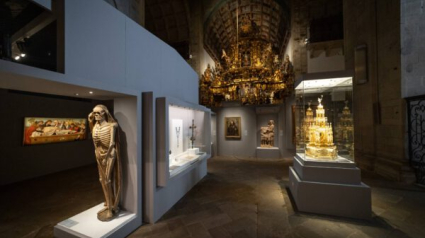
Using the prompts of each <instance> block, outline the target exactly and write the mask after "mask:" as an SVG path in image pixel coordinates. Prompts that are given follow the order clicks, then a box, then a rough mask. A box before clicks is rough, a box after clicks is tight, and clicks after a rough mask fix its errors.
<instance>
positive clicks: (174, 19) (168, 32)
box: [145, 0, 189, 58]
mask: <svg viewBox="0 0 425 238" xmlns="http://www.w3.org/2000/svg"><path fill="white" fill-rule="evenodd" d="M145 4H146V5H145V6H146V8H145V9H146V21H145V22H146V29H148V30H149V31H150V32H152V33H153V34H155V35H156V36H157V37H158V38H160V39H161V40H163V41H164V42H166V43H168V44H169V45H171V46H173V47H174V48H175V49H176V50H177V51H178V52H179V53H180V54H181V55H182V56H183V57H184V58H186V57H185V56H186V55H187V56H188V54H189V10H188V4H187V1H186V0H146V2H145ZM185 51H187V52H185Z"/></svg>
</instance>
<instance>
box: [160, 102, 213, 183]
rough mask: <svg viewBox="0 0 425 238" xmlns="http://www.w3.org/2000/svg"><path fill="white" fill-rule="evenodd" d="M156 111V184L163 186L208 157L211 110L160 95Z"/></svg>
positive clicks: (209, 150) (209, 151) (209, 153)
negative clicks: (157, 131)
mask: <svg viewBox="0 0 425 238" xmlns="http://www.w3.org/2000/svg"><path fill="white" fill-rule="evenodd" d="M157 113H158V116H157V123H158V125H157V127H158V128H159V133H158V134H157V135H158V136H159V138H158V139H159V141H158V142H159V143H158V145H159V147H158V148H159V150H160V151H158V155H159V158H158V178H159V179H158V185H159V186H165V185H166V183H167V180H168V179H170V178H173V177H174V176H176V175H178V174H180V173H181V172H183V171H185V170H187V169H189V168H191V167H192V165H195V164H196V163H197V162H198V161H200V160H203V159H206V158H209V157H210V155H211V130H210V128H211V112H210V110H209V109H207V108H206V107H204V106H200V105H194V104H190V103H187V102H183V101H179V100H176V99H172V98H159V99H157ZM158 128H157V129H158ZM164 151H165V152H166V153H164Z"/></svg>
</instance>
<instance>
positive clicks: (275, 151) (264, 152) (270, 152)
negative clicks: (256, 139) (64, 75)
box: [256, 147, 280, 159]
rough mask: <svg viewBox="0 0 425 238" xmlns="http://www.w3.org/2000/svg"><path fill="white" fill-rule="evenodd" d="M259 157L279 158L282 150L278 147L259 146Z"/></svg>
mask: <svg viewBox="0 0 425 238" xmlns="http://www.w3.org/2000/svg"><path fill="white" fill-rule="evenodd" d="M256 155H257V158H266V159H278V158H280V150H279V148H278V147H257V153H256Z"/></svg>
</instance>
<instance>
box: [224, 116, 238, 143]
mask: <svg viewBox="0 0 425 238" xmlns="http://www.w3.org/2000/svg"><path fill="white" fill-rule="evenodd" d="M224 135H225V138H226V139H233V140H240V139H241V118H240V117H225V118H224Z"/></svg>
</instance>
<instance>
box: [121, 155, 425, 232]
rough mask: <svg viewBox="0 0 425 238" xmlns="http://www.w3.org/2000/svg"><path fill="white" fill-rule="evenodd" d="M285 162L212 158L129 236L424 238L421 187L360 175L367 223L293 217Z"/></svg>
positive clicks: (424, 195)
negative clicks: (367, 188)
mask: <svg viewBox="0 0 425 238" xmlns="http://www.w3.org/2000/svg"><path fill="white" fill-rule="evenodd" d="M291 164H292V159H281V160H264V159H256V158H241V157H234V156H222V157H214V158H212V159H210V160H209V161H208V175H207V176H206V177H205V178H204V179H203V180H202V181H201V182H200V183H199V184H198V185H196V186H195V187H194V188H193V189H192V190H191V191H190V192H189V193H188V194H187V195H186V196H184V197H183V198H182V199H181V200H180V201H179V202H178V203H177V204H176V205H175V206H174V207H173V208H172V209H171V210H170V211H168V212H167V213H166V214H165V215H164V216H163V217H162V218H161V219H160V221H159V222H157V223H156V224H154V225H144V226H142V227H140V228H139V229H137V230H136V231H134V232H133V233H132V234H131V235H130V236H129V237H131V238H136V237H144V238H157V237H158V238H159V237H161V238H171V237H176V238H177V237H194V238H204V237H205V238H231V237H232V238H244V237H247V238H272V237H276V238H277V237H294V238H298V237H299V238H304V237H305V238H314V237H326V238H330V237H349V238H358V237H374V238H377V237H388V238H390V237H418V238H419V237H425V189H421V188H418V187H415V186H408V185H403V184H397V183H394V182H389V181H385V180H382V179H380V178H376V177H373V175H365V176H364V177H365V178H364V182H365V183H366V184H369V185H371V186H372V206H373V207H372V210H373V212H374V215H373V218H372V219H371V220H370V221H363V220H355V219H347V218H338V217H331V216H320V215H314V214H307V213H299V212H297V211H296V209H294V205H293V204H292V203H291V198H290V195H288V194H289V191H288V190H287V188H286V187H287V183H288V181H289V180H288V168H289V166H290V165H291ZM312 199H314V198H312ZM349 205H350V204H347V206H349Z"/></svg>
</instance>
